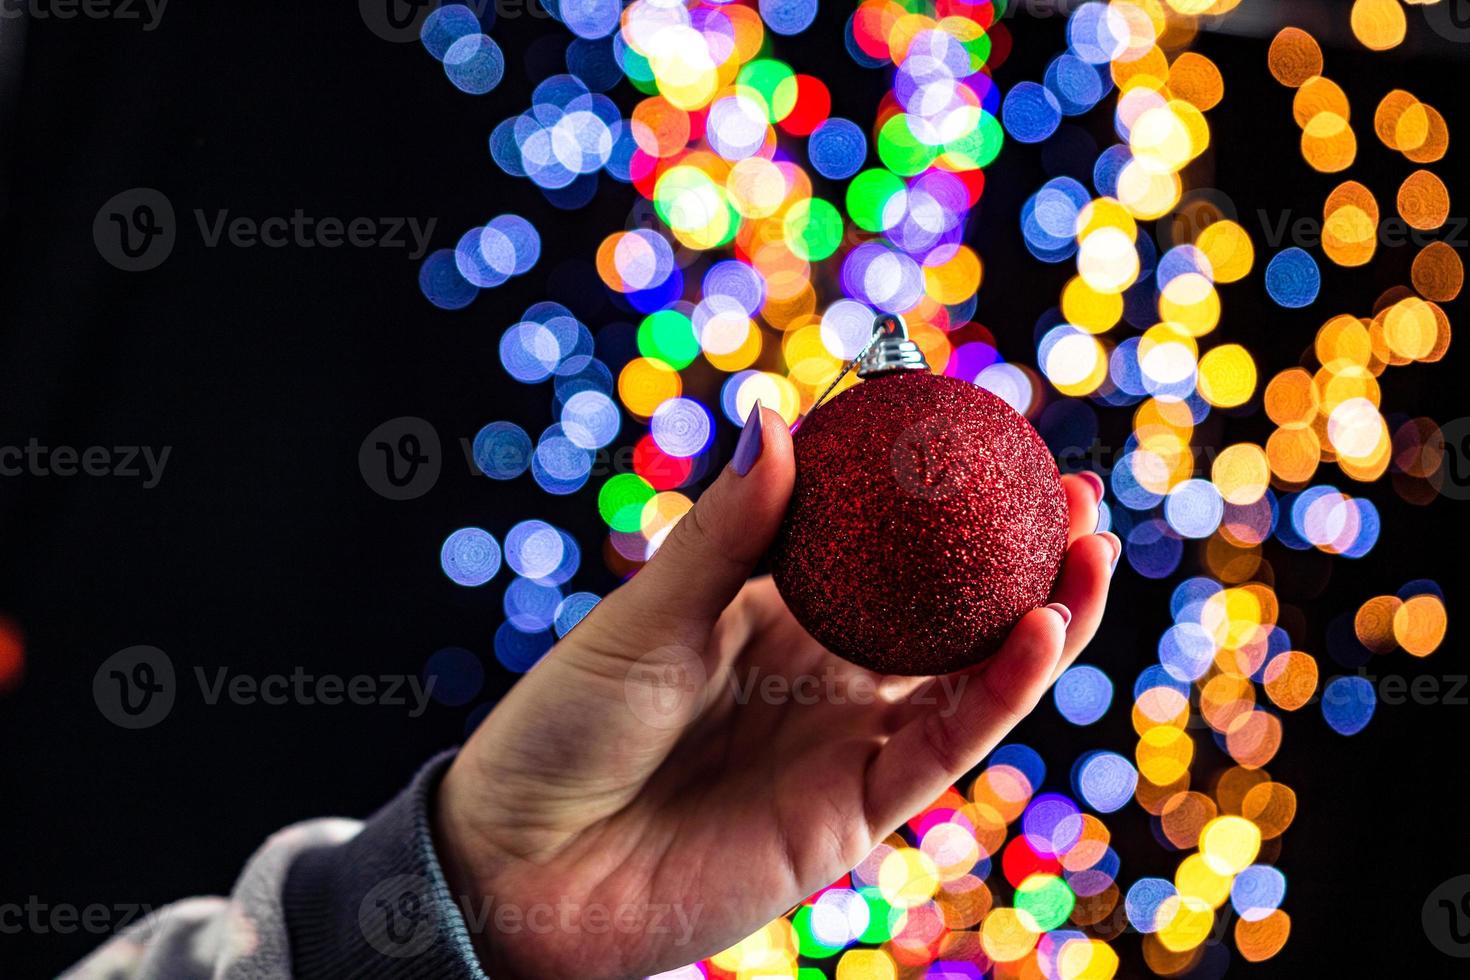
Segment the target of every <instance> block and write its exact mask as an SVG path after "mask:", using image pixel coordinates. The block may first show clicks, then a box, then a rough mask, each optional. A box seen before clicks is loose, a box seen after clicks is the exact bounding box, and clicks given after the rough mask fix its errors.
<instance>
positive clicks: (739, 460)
mask: <svg viewBox="0 0 1470 980" xmlns="http://www.w3.org/2000/svg"><path fill="white" fill-rule="evenodd" d="M764 447H765V437H764V436H763V435H762V433H761V403H760V401H759V400H757V401H756V403H755V408H752V409H751V410H750V417H749V418H748V419H746V420H745V428H743V429H741V430H740V441H738V442H737V443H735V455H734V456H731V457H730V468H731V469H733V470H734V471H735V475H736V476H744V475H745V474H747V473H749V472H750V468H751V467H752V466H754V465H755V461H756V460H758V459H760V458H761V449H763V448H764Z"/></svg>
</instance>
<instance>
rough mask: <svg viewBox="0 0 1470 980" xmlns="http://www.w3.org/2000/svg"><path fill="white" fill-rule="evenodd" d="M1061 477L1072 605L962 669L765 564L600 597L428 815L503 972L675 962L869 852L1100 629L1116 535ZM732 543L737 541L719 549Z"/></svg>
mask: <svg viewBox="0 0 1470 980" xmlns="http://www.w3.org/2000/svg"><path fill="white" fill-rule="evenodd" d="M768 431H769V430H768ZM783 434H784V432H783ZM787 448H788V449H789V446H788V447H787ZM767 454H768V457H769V456H770V451H769V450H768V451H767ZM779 461H780V460H779V457H778V460H777V462H778V463H779ZM767 462H768V460H767V459H763V461H762V464H761V465H762V466H765V465H766V464H767ZM788 462H789V460H788ZM726 479H728V476H727V477H726ZM722 482H723V481H722ZM717 487H718V485H717ZM711 492H712V493H713V490H712V491H711ZM788 492H789V488H788ZM1068 494H1069V501H1070V502H1071V503H1072V504H1073V506H1072V514H1073V515H1074V521H1073V524H1074V527H1073V538H1074V541H1073V545H1072V547H1071V549H1070V550H1069V554H1068V559H1067V563H1066V567H1065V569H1064V573H1063V578H1062V581H1061V582H1060V583H1059V586H1058V598H1059V599H1061V600H1062V601H1063V602H1065V603H1066V604H1067V605H1068V607H1069V608H1070V609H1071V610H1073V618H1072V622H1071V627H1070V628H1068V627H1067V624H1066V623H1065V622H1064V621H1063V620H1062V618H1061V617H1060V616H1058V615H1057V614H1056V613H1053V612H1050V611H1047V610H1037V611H1035V612H1033V613H1032V614H1030V615H1029V616H1027V617H1026V618H1025V619H1024V620H1023V621H1022V622H1021V623H1020V624H1019V625H1018V626H1017V628H1016V630H1015V631H1014V632H1013V634H1012V636H1011V638H1010V639H1009V640H1008V642H1007V644H1006V646H1005V648H1004V649H1003V650H1002V651H1001V652H1000V653H998V654H997V655H996V656H995V657H994V658H992V659H991V660H990V661H988V662H987V663H986V664H984V665H982V666H981V667H978V668H976V669H974V670H972V671H968V672H965V673H962V674H957V675H952V676H950V677H945V678H929V679H919V678H882V677H879V676H878V675H875V674H873V673H871V672H869V671H866V670H864V669H862V668H859V667H856V666H853V665H851V664H848V663H846V662H845V661H842V660H840V659H838V658H836V657H835V656H833V655H832V654H831V653H829V652H828V651H826V650H825V649H823V648H822V647H821V646H820V645H819V644H818V643H817V642H816V641H815V640H813V639H812V638H811V637H810V636H809V635H808V634H807V633H806V632H805V630H803V629H802V628H801V626H800V625H799V624H798V623H797V622H796V621H795V620H794V619H793V618H792V616H791V614H790V612H789V611H788V610H787V609H786V607H785V605H784V603H783V602H782V601H781V599H780V597H779V595H778V594H777V593H776V590H775V587H774V585H773V584H772V583H771V581H770V580H769V579H757V580H753V581H751V582H749V583H748V584H746V585H744V587H743V588H740V591H739V594H738V595H737V596H736V597H735V599H734V601H733V602H730V603H729V606H728V608H724V604H725V602H726V601H727V598H728V597H719V599H718V602H717V604H713V605H711V606H710V607H709V608H710V609H711V610H712V611H713V610H718V609H723V612H717V613H715V614H714V615H717V616H718V618H717V619H715V618H714V617H713V616H711V617H709V618H707V619H701V617H700V616H699V615H697V614H692V615H691V614H688V613H686V614H685V615H682V616H678V615H670V614H668V613H665V612H663V610H666V609H671V608H673V609H676V608H678V605H679V604H678V603H677V602H669V601H667V600H668V599H669V598H670V597H669V596H668V595H662V596H652V595H651V593H655V592H659V591H661V590H667V589H669V588H671V587H674V586H675V585H676V584H678V586H679V587H680V588H683V587H684V583H682V582H680V581H679V580H680V579H681V577H682V578H687V574H688V573H689V569H687V568H672V567H670V569H669V571H670V574H668V575H666V576H663V577H660V576H653V575H650V574H649V573H650V572H652V571H653V569H654V568H655V567H656V566H658V565H659V562H658V561H655V562H654V563H652V564H651V565H650V566H649V568H648V569H647V570H645V572H644V573H642V574H640V576H639V577H638V578H637V579H635V580H634V582H633V583H631V584H630V585H628V586H625V587H624V588H623V589H620V590H619V591H618V592H616V593H614V594H613V595H612V596H609V598H608V599H607V600H605V601H604V602H603V603H602V604H601V605H600V606H599V607H598V608H597V609H596V610H594V611H593V613H592V614H591V615H590V616H589V617H588V621H586V622H584V623H583V624H582V625H581V626H579V627H578V629H577V630H575V631H573V633H571V634H570V635H569V636H568V637H567V639H566V640H564V641H563V642H562V643H561V644H559V645H558V647H557V648H556V649H555V650H554V651H553V653H552V654H551V655H549V656H548V657H547V658H546V659H545V660H544V661H543V662H542V663H541V664H538V665H537V667H536V668H535V669H534V670H532V671H531V672H530V673H529V674H528V675H527V676H526V677H525V678H524V679H523V680H522V681H521V682H520V683H519V684H518V685H517V686H516V687H515V689H514V690H513V691H512V692H511V693H510V694H509V695H508V696H507V697H506V698H505V699H504V701H502V703H501V704H500V706H498V707H497V709H496V711H495V712H494V713H492V715H491V716H490V718H489V719H487V721H486V723H485V724H484V725H483V726H482V727H481V729H480V730H479V731H478V732H477V733H476V735H475V737H474V738H473V739H472V741H471V742H470V744H469V745H467V746H466V748H465V750H464V751H463V752H462V753H461V755H460V757H459V759H457V760H456V762H455V765H454V767H453V769H452V770H451V772H450V774H449V776H447V777H446V779H445V781H444V784H443V785H442V786H441V791H440V800H439V804H438V812H437V813H436V823H437V827H436V837H437V840H438V843H439V847H440V850H441V856H442V858H443V862H444V864H445V867H446V872H447V873H448V875H449V878H450V884H451V887H452V888H453V889H454V890H455V891H456V892H458V893H462V894H467V895H472V896H478V897H480V898H481V899H482V902H483V904H482V906H481V908H482V909H483V914H482V916H481V918H482V919H483V920H484V921H483V922H482V923H481V926H482V928H481V929H480V930H478V933H477V936H476V938H477V946H478V949H479V951H480V954H481V957H482V959H484V960H485V962H486V965H487V969H488V971H489V972H490V974H491V975H492V976H495V977H497V978H500V977H502V976H522V975H527V976H541V977H563V976H566V977H600V976H609V977H625V976H641V975H645V974H648V973H653V972H657V971H659V970H665V969H671V968H673V967H676V966H679V965H682V964H684V963H689V962H693V961H695V960H697V959H699V958H701V957H703V956H707V955H710V954H712V953H713V952H716V951H718V950H720V949H723V948H725V947H727V946H729V945H731V944H733V943H735V942H737V941H738V940H740V939H741V938H743V937H744V936H746V935H748V934H749V933H751V932H752V931H753V930H755V929H756V928H758V927H759V926H761V925H762V924H764V923H765V922H767V921H769V920H770V919H772V918H774V917H776V916H778V915H780V914H781V913H783V912H784V911H786V910H787V909H789V908H790V907H791V906H792V905H793V904H795V903H796V902H799V901H800V900H801V899H802V898H804V897H805V896H807V895H808V894H810V893H811V892H813V891H815V890H816V889H818V888H820V887H822V886H823V885H826V884H828V883H829V882H831V881H832V880H834V879H836V878H838V877H840V876H841V875H842V874H843V873H844V872H845V871H847V870H848V869H850V868H851V867H853V866H854V865H855V864H857V863H858V862H859V861H861V860H862V858H863V857H864V856H865V855H866V854H867V853H868V852H869V851H870V850H871V849H872V848H873V846H874V845H875V844H876V843H877V842H879V841H881V840H882V838H883V837H884V836H886V835H887V834H888V833H889V832H891V831H892V830H893V829H894V828H895V827H896V826H897V825H898V824H899V823H901V822H902V821H903V820H904V819H906V818H907V817H909V816H910V815H912V813H914V812H916V811H918V810H919V809H921V808H922V807H923V806H924V805H925V804H927V803H929V802H930V801H931V800H933V799H934V798H935V797H937V796H938V795H939V793H940V792H942V791H943V790H944V789H945V788H947V787H948V786H949V785H951V784H952V783H953V782H954V781H955V780H957V779H958V778H960V776H962V775H963V773H964V772H965V771H967V770H968V769H970V768H971V767H972V766H974V765H975V764H977V763H978V762H979V761H980V759H981V758H982V757H983V755H984V754H985V753H987V752H988V751H989V750H990V749H991V748H993V747H994V745H995V744H996V743H997V742H999V740H1000V739H1001V738H1003V737H1004V735H1005V733H1006V732H1007V731H1009V729H1010V728H1011V727H1013V726H1014V724H1015V723H1016V722H1017V721H1019V720H1020V718H1021V717H1022V716H1023V715H1024V714H1025V713H1026V712H1028V711H1029V710H1030V709H1031V707H1032V706H1034V704H1035V701H1036V699H1038V698H1039V697H1040V696H1041V693H1042V692H1043V691H1044V690H1045V687H1046V686H1047V685H1048V684H1049V683H1050V681H1051V680H1053V679H1054V678H1055V676H1056V675H1057V674H1059V673H1060V671H1061V670H1062V669H1064V668H1065V666H1066V664H1067V663H1068V662H1069V661H1070V659H1071V657H1073V656H1075V655H1076V653H1077V652H1078V651H1080V649H1081V647H1082V646H1083V645H1085V643H1086V641H1087V640H1088V639H1090V637H1091V633H1092V632H1093V631H1094V630H1095V628H1096V625H1097V621H1098V619H1100V617H1101V613H1102V604H1103V601H1104V598H1105V595H1106V585H1107V578H1108V563H1109V562H1110V561H1111V560H1112V557H1113V554H1115V551H1114V550H1112V544H1111V543H1110V542H1109V541H1108V540H1107V538H1106V537H1105V536H1098V535H1087V534H1085V533H1082V532H1081V531H1079V529H1078V526H1077V525H1082V524H1086V525H1089V527H1088V528H1087V529H1088V530H1090V524H1091V522H1092V516H1091V515H1093V514H1095V512H1096V498H1095V496H1094V490H1093V489H1092V487H1091V486H1090V485H1088V484H1085V483H1083V482H1082V481H1080V480H1075V479H1071V480H1069V481H1068ZM707 496H709V494H707ZM726 496H729V494H728V493H727V494H726ZM782 503H783V506H784V498H783V500H782ZM701 506H703V503H702V505H701ZM777 515H778V516H779V511H778V512H777ZM689 523H690V522H689V521H688V520H687V519H686V521H685V522H683V523H681V524H680V527H681V528H682V527H685V526H686V525H687V524H689ZM696 524H697V525H703V526H705V527H708V524H709V522H708V521H707V520H704V521H699V522H696ZM691 530H692V531H693V532H694V533H692V534H691V533H688V532H684V533H683V537H684V538H685V541H684V542H678V543H677V544H678V546H677V547H675V548H673V549H671V548H670V546H669V545H666V546H665V550H666V551H668V550H674V551H686V552H687V551H696V552H698V551H701V550H705V551H706V553H705V554H703V555H702V558H703V560H704V561H705V562H710V561H713V562H715V563H716V564H718V563H720V562H722V561H728V562H730V564H731V565H732V566H736V567H732V568H729V569H722V570H719V571H723V572H724V573H726V574H729V575H731V576H733V575H734V574H735V573H736V572H737V571H738V566H739V565H741V564H742V563H743V562H744V558H743V557H742V556H741V555H740V554H739V553H738V547H739V546H738V545H737V544H735V543H734V542H733V541H732V542H718V541H693V542H690V541H689V540H688V539H690V538H693V537H696V536H698V537H700V538H713V537H714V534H711V533H709V532H707V531H705V530H701V529H700V528H699V527H698V526H696V527H694V528H692V529H691ZM771 531H772V532H773V531H774V524H772V527H771ZM716 533H717V532H716ZM1114 540H1116V539H1114ZM674 544H676V542H674V541H672V540H671V542H670V545H674ZM709 544H714V545H716V547H715V548H714V550H713V551H709V550H708V549H706V548H705V546H706V545H709ZM757 544H759V542H757ZM731 547H734V548H736V551H735V552H734V553H733V554H734V555H735V557H733V558H732V557H727V556H725V555H722V554H720V552H721V550H723V551H725V552H729V550H730V548H731ZM759 547H760V548H761V549H762V550H763V547H764V545H759ZM663 553H664V552H660V554H661V555H663ZM753 561H754V559H753V558H751V559H750V563H753ZM674 565H675V563H674V562H672V561H671V562H669V563H667V566H674ZM667 566H666V567H667ZM681 572H682V573H684V574H683V575H682V576H681V574H680V573H681ZM717 573H718V572H717ZM743 577H744V573H741V574H740V575H739V579H740V580H743ZM734 584H735V587H737V588H738V587H739V580H737V581H736V582H735V583H734ZM660 600H661V601H660ZM633 637H637V638H638V639H639V640H641V641H642V642H641V643H637V642H630V641H631V638H633ZM649 638H656V639H657V640H660V641H662V642H661V643H659V644H658V645H656V646H652V643H651V641H650V639H649ZM649 646H652V648H651V649H646V648H647V647H649ZM506 908H510V909H511V910H512V912H513V914H512V915H510V916H508V917H506V916H502V917H500V918H496V914H497V911H502V912H503V911H504V909H506ZM473 927H474V924H473V923H472V929H473Z"/></svg>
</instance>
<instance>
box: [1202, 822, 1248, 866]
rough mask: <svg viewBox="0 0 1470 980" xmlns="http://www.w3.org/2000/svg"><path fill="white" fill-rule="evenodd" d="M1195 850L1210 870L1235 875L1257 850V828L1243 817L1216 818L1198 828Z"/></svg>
mask: <svg viewBox="0 0 1470 980" xmlns="http://www.w3.org/2000/svg"><path fill="white" fill-rule="evenodd" d="M1199 849H1200V854H1201V855H1203V856H1204V859H1205V863H1206V864H1208V865H1209V867H1210V869H1211V870H1212V871H1214V872H1216V873H1217V874H1221V875H1238V874H1240V873H1241V872H1242V871H1244V870H1245V869H1246V868H1248V867H1250V865H1251V863H1252V862H1253V861H1255V859H1256V855H1257V854H1259V853H1261V830H1260V828H1259V827H1257V826H1256V825H1255V824H1254V823H1252V822H1251V821H1249V820H1247V819H1246V818H1245V817H1238V816H1234V815H1226V816H1223V817H1216V818H1215V819H1214V820H1211V821H1210V822H1209V823H1207V824H1205V828H1204V830H1201V831H1200V834H1199Z"/></svg>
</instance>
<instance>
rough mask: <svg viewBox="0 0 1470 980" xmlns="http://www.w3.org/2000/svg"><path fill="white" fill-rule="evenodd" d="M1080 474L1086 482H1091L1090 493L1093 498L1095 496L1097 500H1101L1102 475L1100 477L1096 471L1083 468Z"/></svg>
mask: <svg viewBox="0 0 1470 980" xmlns="http://www.w3.org/2000/svg"><path fill="white" fill-rule="evenodd" d="M1081 476H1082V479H1084V480H1086V481H1087V482H1088V483H1090V484H1092V495H1093V496H1094V497H1095V498H1097V499H1098V500H1099V501H1101V500H1102V499H1103V481H1102V477H1100V476H1098V475H1097V474H1096V473H1094V472H1092V470H1083V471H1082V474H1081Z"/></svg>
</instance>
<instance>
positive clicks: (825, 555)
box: [772, 315, 1068, 674]
mask: <svg viewBox="0 0 1470 980" xmlns="http://www.w3.org/2000/svg"><path fill="white" fill-rule="evenodd" d="M855 363H856V365H857V368H858V376H859V377H861V378H863V379H865V380H864V381H863V382H862V383H861V384H858V385H854V386H853V387H851V388H848V389H847V390H845V391H843V392H842V393H841V394H839V395H838V396H836V397H835V398H833V399H832V400H831V401H830V402H828V403H826V404H821V403H820V401H821V400H820V399H818V407H814V408H813V410H812V411H811V412H810V413H808V415H807V417H806V418H805V419H804V420H803V421H802V422H801V424H800V427H799V428H798V429H797V431H796V434H795V437H794V443H795V451H796V488H795V491H794V492H793V494H792V499H791V507H790V510H789V511H788V512H787V515H786V520H785V523H784V524H783V525H782V528H781V532H780V534H779V536H778V537H777V540H776V544H775V548H774V550H773V553H772V570H773V573H774V576H775V580H776V586H777V588H778V589H779V590H780V592H781V595H782V596H783V597H784V598H785V600H786V604H787V605H788V606H789V607H790V608H791V611H792V613H793V614H794V615H795V616H796V618H797V621H799V622H800V623H801V624H802V626H804V627H805V628H806V630H807V632H809V633H811V635H812V636H814V637H815V638H816V639H817V640H818V641H820V642H821V643H822V644H823V645H824V646H826V647H827V648H828V649H830V650H831V651H832V652H834V653H836V654H837V655H838V656H840V657H843V658H844V659H846V660H850V661H852V662H853V663H855V664H858V665H860V666H863V667H867V668H869V669H871V670H875V671H878V672H881V673H887V674H942V673H948V672H950V671H955V670H959V669H961V668H964V667H970V666H973V665H975V664H977V663H979V662H980V661H982V660H984V659H985V658H986V657H988V656H989V655H990V654H992V653H994V652H995V650H996V649H998V648H999V646H1000V644H1001V643H1002V642H1003V641H1004V640H1005V637H1006V635H1007V634H1008V633H1009V632H1010V629H1011V627H1012V626H1014V625H1015V623H1016V621H1017V620H1019V619H1020V618H1021V617H1022V616H1024V615H1025V614H1026V613H1027V612H1029V611H1031V610H1032V609H1034V608H1036V607H1037V606H1040V605H1043V604H1045V603H1046V602H1047V601H1048V599H1049V596H1050V594H1051V590H1052V586H1053V585H1054V584H1055V582H1056V577H1057V572H1058V570H1059V569H1060V567H1061V561H1062V553H1063V551H1064V550H1065V548H1066V545H1067V523H1068V522H1067V499H1066V494H1065V492H1064V491H1063V489H1062V484H1061V477H1060V476H1059V475H1058V473H1057V467H1056V463H1055V462H1054V461H1053V460H1052V457H1051V453H1050V452H1049V451H1048V450H1047V448H1046V444H1045V443H1044V442H1042V440H1041V437H1040V436H1038V435H1037V434H1036V431H1035V430H1034V429H1033V428H1032V427H1031V425H1030V423H1028V422H1027V421H1026V420H1025V419H1024V418H1022V417H1021V416H1020V415H1019V414H1017V413H1016V412H1015V411H1014V410H1013V409H1012V408H1011V407H1010V406H1009V405H1007V404H1006V403H1005V402H1004V401H1002V400H1001V399H1000V398H997V397H996V396H995V395H993V394H991V393H990V392H988V391H986V390H985V389H983V388H979V387H977V386H975V385H973V384H970V383H968V382H966V381H961V380H959V379H957V378H950V377H944V376H938V375H934V374H931V373H930V371H929V366H928V364H927V363H926V362H925V360H924V355H923V352H922V351H920V350H919V347H918V345H916V344H915V343H914V342H913V341H912V340H910V339H909V338H908V330H907V327H906V326H905V325H904V322H903V320H902V318H900V317H898V316H894V315H887V316H881V317H879V318H878V321H877V323H876V324H875V328H874V337H873V341H872V342H870V343H869V345H868V347H867V348H866V349H865V351H864V353H862V354H860V355H859V357H858V358H857V360H856V362H855ZM849 369H850V368H849Z"/></svg>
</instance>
